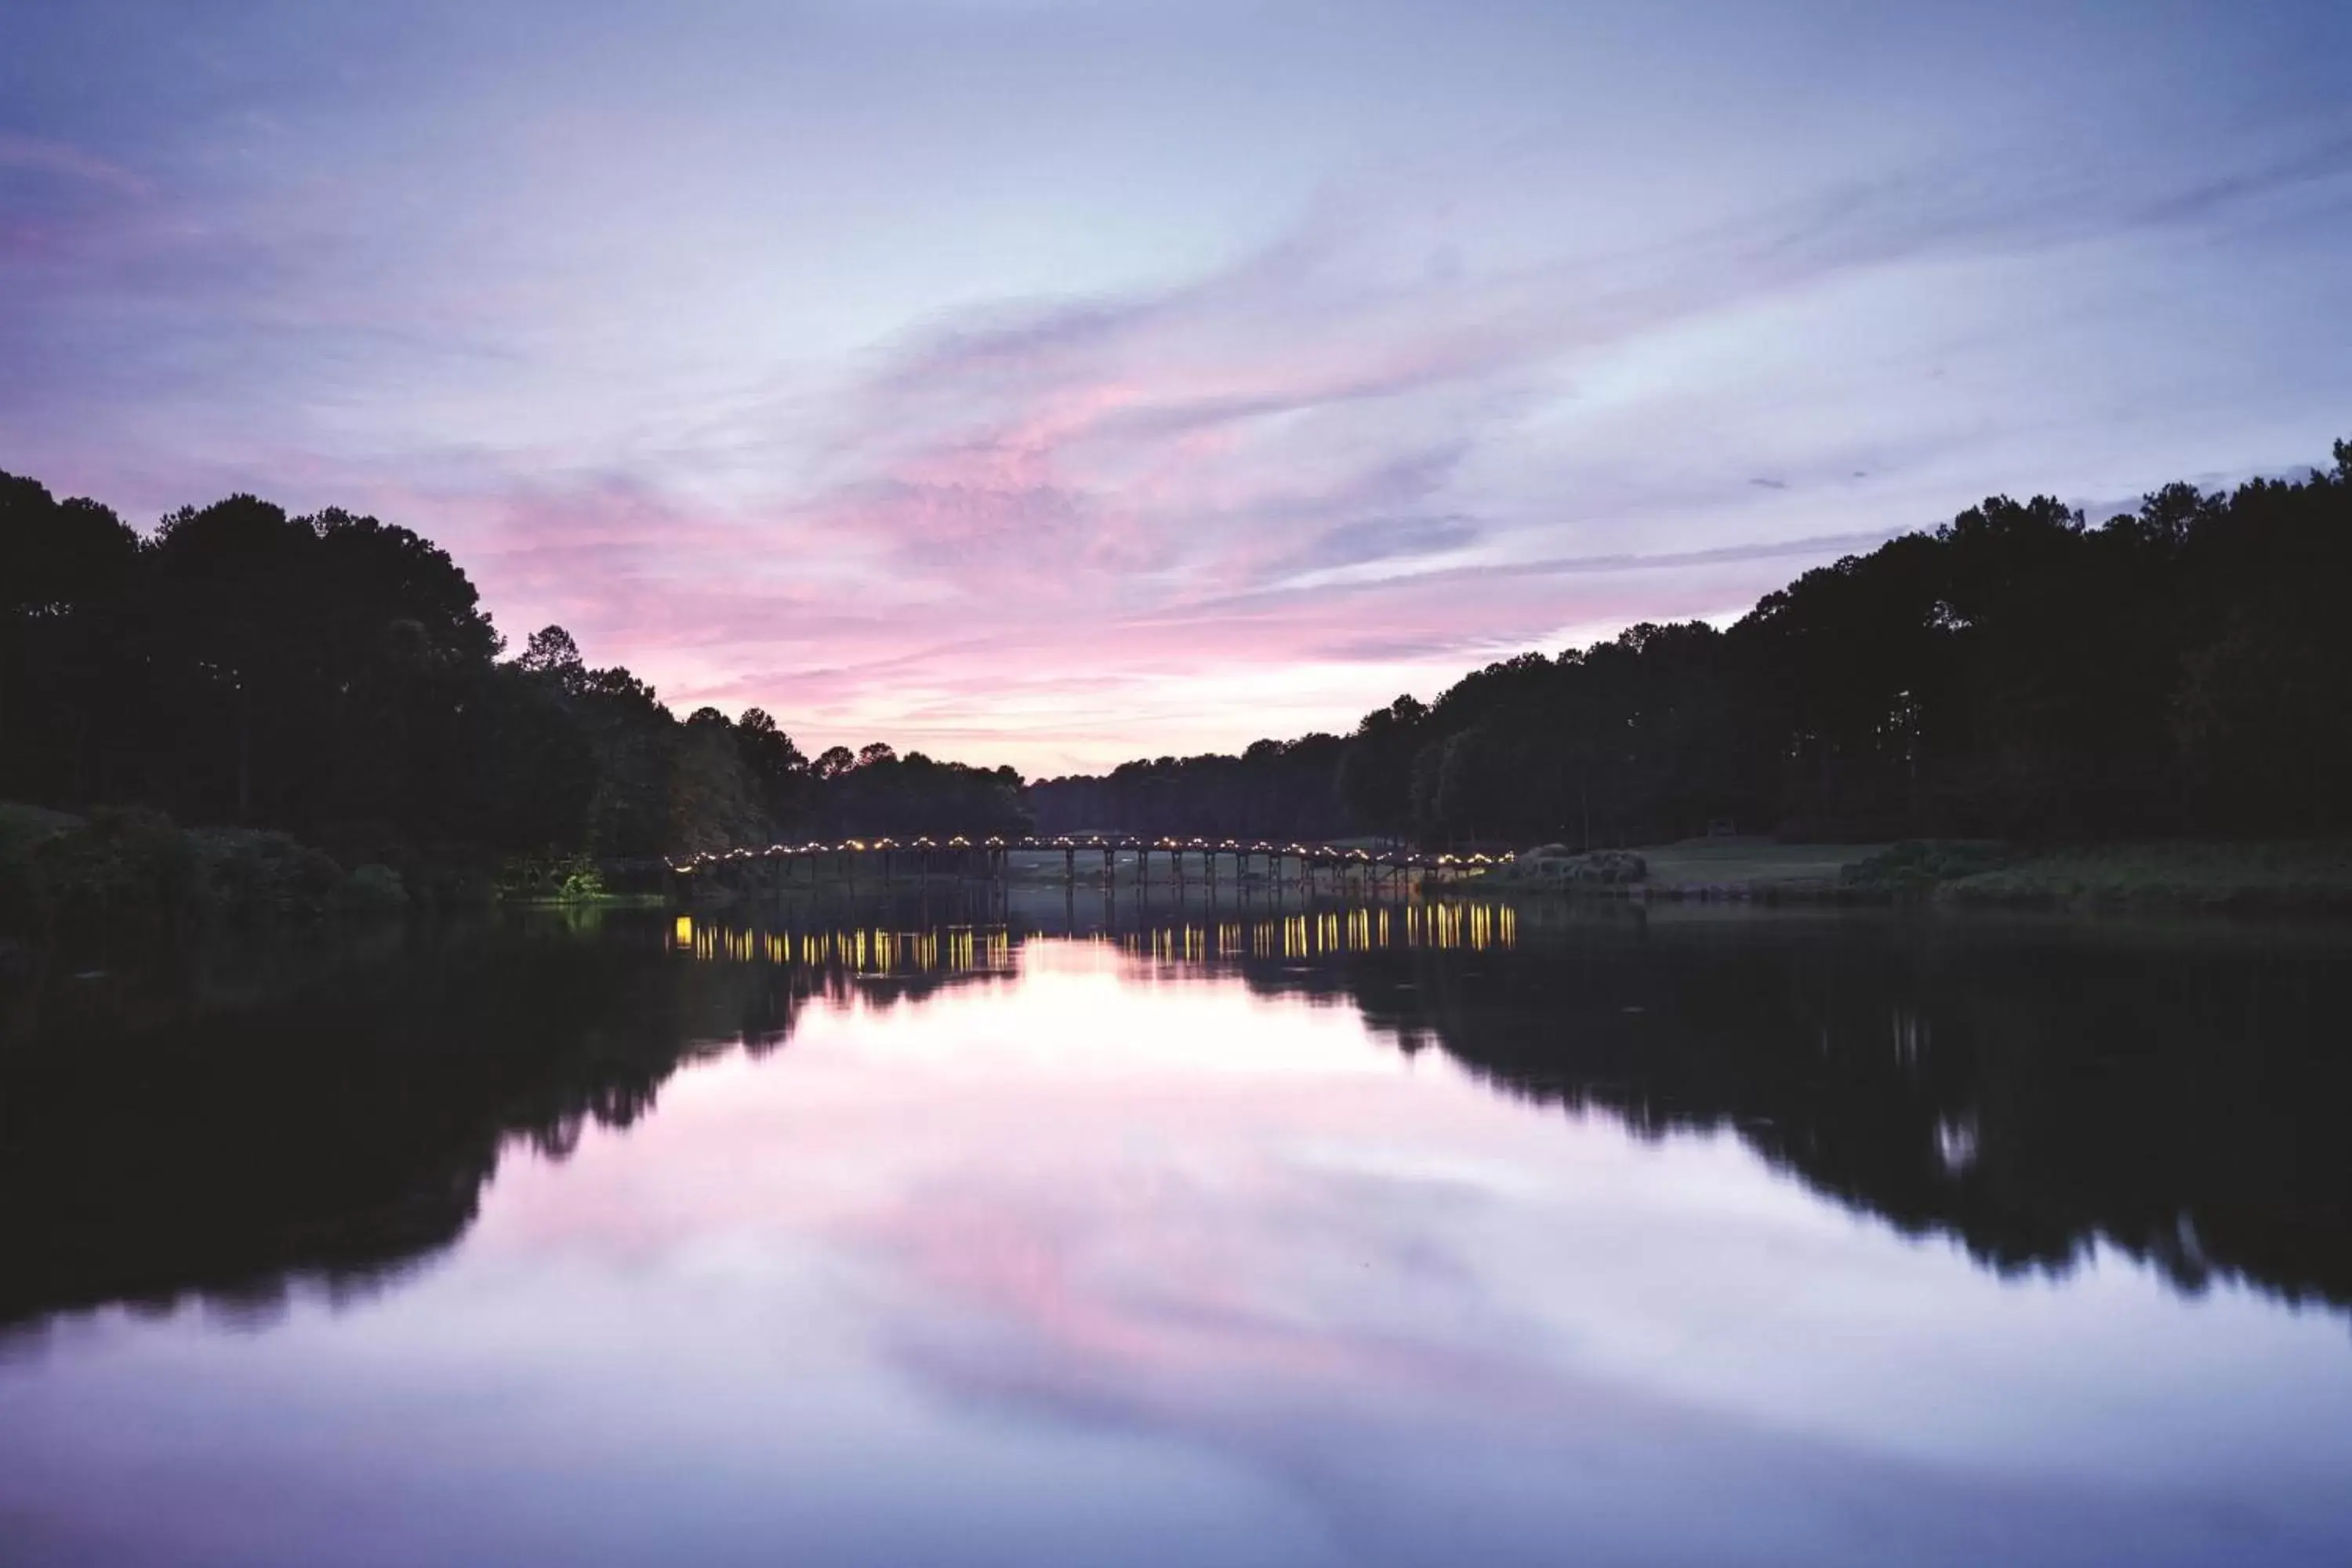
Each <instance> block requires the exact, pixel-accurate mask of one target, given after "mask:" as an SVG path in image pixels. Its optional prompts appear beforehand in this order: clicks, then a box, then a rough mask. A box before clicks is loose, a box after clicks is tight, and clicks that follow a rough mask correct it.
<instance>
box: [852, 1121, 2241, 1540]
mask: <svg viewBox="0 0 2352 1568" xmlns="http://www.w3.org/2000/svg"><path fill="white" fill-rule="evenodd" d="M1073 1193H1074V1189H1072V1188H1070V1187H1067V1186H1061V1185H1057V1186H1055V1187H1053V1188H1051V1189H1049V1190H1041V1189H1038V1188H1034V1187H1027V1186H1024V1185H1021V1184H1007V1183H1004V1182H1003V1181H1001V1180H995V1181H992V1180H991V1179H990V1178H989V1177H988V1176H986V1175H984V1174H979V1173H969V1174H967V1175H966V1176H964V1177H962V1178H961V1179H958V1180H956V1181H954V1182H952V1183H947V1184H940V1185H938V1186H934V1187H928V1188H926V1189H924V1190H921V1191H918V1192H912V1193H908V1194H904V1195H903V1196H904V1202H903V1203H902V1205H900V1206H898V1207H897V1208H895V1209H894V1210H892V1211H891V1212H889V1213H888V1214H887V1215H883V1216H881V1217H880V1218H879V1220H878V1221H877V1222H876V1223H875V1224H873V1225H871V1226H868V1227H866V1228H865V1229H864V1230H863V1231H861V1232H860V1233H859V1237H858V1239H859V1242H860V1244H861V1246H862V1247H866V1248H868V1249H871V1250H872V1252H873V1253H874V1254H875V1255H876V1256H877V1258H880V1259H882V1260H884V1261H885V1262H886V1266H887V1268H888V1269H889V1270H891V1271H892V1272H893V1273H894V1274H895V1275H896V1276H897V1277H898V1279H900V1281H901V1283H902V1286H903V1289H901V1290H899V1291H898V1292H895V1293H894V1300H897V1301H898V1308H897V1309H896V1310H895V1311H893V1313H892V1314H891V1315H890V1317H889V1318H888V1320H887V1322H886V1324H885V1326H884V1329H883V1336H884V1340H885V1342H886V1343H887V1345H888V1347H889V1350H890V1354H891V1356H892V1359H893V1361H894V1363H895V1364H896V1365H897V1366H898V1369H899V1370H900V1371H901V1372H902V1373H906V1374H908V1375H909V1376H911V1377H913V1378H915V1379H916V1380H917V1381H918V1382H919V1384H921V1385H922V1386H924V1387H925V1388H927V1389H928V1390H929V1391H930V1392H931V1393H932V1394H934V1395H935V1396H936V1397H938V1398H940V1399H942V1400H944V1401H946V1402H947V1403H948V1404H949V1405H951V1406H954V1407H958V1408H961V1409H964V1410H968V1411H972V1412H980V1413H986V1414H987V1415H990V1416H992V1417H995V1418H999V1419H1001V1418H1003V1417H1005V1416H1013V1417H1017V1418H1020V1419H1024V1420H1027V1421H1034V1422H1041V1423H1043V1424H1045V1426H1048V1427H1063V1428H1076V1429H1078V1430H1081V1431H1086V1432H1089V1433H1104V1432H1110V1433H1116V1434H1118V1435H1120V1436H1124V1437H1127V1438H1130V1439H1138V1440H1145V1441H1159V1442H1169V1443H1173V1444H1176V1445H1178V1446H1179V1447H1182V1448H1184V1449H1187V1450H1191V1451H1195V1452H1200V1453H1203V1454H1207V1455H1211V1456H1213V1457H1215V1458H1217V1459H1219V1460H1220V1461H1222V1462H1223V1463H1224V1464H1227V1465H1232V1466H1238V1467H1240V1468H1244V1470H1246V1471H1248V1472H1250V1473H1253V1474H1255V1475H1257V1476H1260V1477H1263V1478H1265V1479H1269V1480H1272V1481H1274V1482H1276V1483H1277V1484H1278V1485H1279V1486H1280V1487H1281V1488H1283V1489H1285V1490H1286V1491H1287V1492H1289V1493H1290V1494H1291V1495H1293V1496H1295V1497H1296V1498H1297V1499H1298V1500H1300V1501H1301V1502H1303V1503H1304V1504H1306V1505H1307V1507H1308V1508H1310V1509H1311V1510H1313V1513H1314V1515H1315V1517H1316V1518H1317V1519H1318V1521H1319V1522H1320V1524H1321V1526H1322V1528H1323V1530H1324V1531H1326V1532H1327V1534H1328V1539H1329V1540H1330V1541H1331V1542H1332V1543H1333V1546H1334V1548H1335V1551H1336V1553H1337V1555H1338V1557H1339V1560H1342V1561H1346V1562H1349V1563H1441V1562H1456V1561H1462V1560H1464V1557H1465V1553H1468V1554H1469V1555H1470V1556H1472V1557H1473V1558H1474V1559H1475V1561H1477V1562H1480V1563H1556V1562H1558V1561H1559V1560H1560V1552H1561V1551H1562V1549H1563V1545H1564V1542H1563V1539H1562V1538H1561V1536H1560V1535H1559V1533H1558V1531H1560V1530H1562V1529H1566V1528H1572V1529H1573V1530H1574V1531H1575V1540H1576V1545H1577V1548H1578V1551H1579V1552H1580V1553H1582V1554H1586V1555H1590V1556H1597V1557H1598V1558H1600V1559H1601V1560H1607V1561H1632V1560H1637V1559H1638V1560H1643V1561H1653V1560H1654V1561H1660V1562H1684V1561H1706V1562H1709V1563H1717V1562H1740V1561H1756V1562H1780V1561H1789V1560H1793V1559H1792V1554H1797V1555H1801V1557H1802V1558H1803V1560H1806V1561H1816V1562H1844V1561H1853V1560H1857V1559H1856V1556H1855V1554H1856V1553H1869V1552H1887V1551H1890V1550H1895V1549H1893V1548H1891V1547H1890V1545H1889V1543H1890V1542H1895V1541H1897V1540H1900V1541H1901V1542H1904V1546H1903V1547H1902V1548H1901V1549H1900V1551H1899V1552H1898V1554H1900V1555H1904V1556H1905V1557H1906V1560H1909V1561H1950V1562H1953V1563H1968V1562H1975V1561H1987V1560H1994V1559H2003V1560H2015V1553H2017V1552H2020V1551H2025V1552H2028V1553H2029V1554H2030V1555H2031V1557H2032V1560H2033V1561H2047V1562H2060V1563H2064V1562H2083V1563H2089V1562H2094V1561H2098V1560H2100V1558H2101V1556H2102V1554H2104V1553H2106V1552H2113V1551H2115V1550H2116V1548H2117V1543H2118V1542H2126V1541H2128V1542H2133V1545H2134V1551H2135V1552H2150V1553H2153V1554H2154V1555H2153V1556H2152V1557H2150V1558H2148V1559H2147V1560H2152V1561H2161V1560H2164V1558H2165V1557H2166V1555H2167V1554H2168V1552H2176V1551H2177V1552H2181V1554H2182V1556H2183V1558H2184V1559H2185V1560H2191V1561H2194V1560H2198V1559H2199V1558H2200V1557H2202V1556H2204V1555H2206V1554H2209V1553H2210V1552H2212V1551H2214V1550H2215V1549H2216V1548H2217V1546H2219V1545H2220V1544H2221V1542H2222V1540H2223V1539H2224V1538H2225V1537H2226V1536H2227V1535H2228V1534H2229V1533H2230V1532H2231V1531H2233V1530H2234V1529H2235V1528H2236V1527H2235V1526H2229V1527H2227V1528H2226V1529H2225V1528H2224V1526H2223V1525H2222V1524H2221V1523H2220V1522H2219V1521H2200V1520H2198V1519H2195V1518H2192V1517H2190V1516H2189V1514H2186V1513H2184V1512H2183V1511H2182V1510H2179V1509H2177V1508H2164V1509H2156V1508H2151V1507H2150V1506H2148V1503H2147V1500H2146V1499H2143V1498H2141V1497H2139V1496H2137V1495H2136V1494H2135V1493H2133V1492H2132V1491H2130V1490H2129V1489H2105V1488H2102V1487H2100V1486H2098V1485H2096V1484H2084V1483H2081V1482H2074V1481H2062V1480H2055V1479H2052V1480H2043V1479H2031V1478H2028V1477H2025V1476H2022V1475H2012V1474H2004V1473H2000V1472H1998V1471H1995V1470H1991V1469H1979V1468H1972V1467H1968V1466H1958V1467H1951V1466H1935V1465H1929V1464H1923V1463H1917V1462H1913V1461H1908V1460H1906V1459H1904V1458H1899V1457H1896V1456H1895V1455H1893V1454H1890V1453H1887V1452H1885V1451H1872V1450H1865V1449H1862V1448H1857V1447H1850V1446H1847V1445H1845V1444H1843V1443H1841V1442H1838V1441H1836V1440H1833V1439H1828V1438H1821V1437H1813V1436H1805V1435H1803V1434H1802V1433H1801V1430H1790V1429H1780V1428H1776V1427H1774V1426H1770V1425H1769V1424H1762V1423H1758V1422H1756V1421H1754V1420H1753V1419H1752V1418H1749V1417H1744V1416H1740V1415H1733V1414H1731V1413H1729V1412H1727V1411H1726V1410H1722V1409H1717V1408H1710V1407H1707V1406H1704V1405H1696V1404H1691V1403H1686V1402H1684V1401H1682V1400H1679V1399H1676V1398H1675V1397H1674V1396H1672V1395H1671V1394H1667V1393H1665V1392H1664V1391H1661V1390H1655V1389H1648V1388H1644V1387H1642V1386H1640V1385H1639V1384H1636V1383H1634V1382H1633V1381H1630V1380H1623V1379H1620V1378H1618V1377H1615V1376H1612V1375H1610V1374H1609V1373H1608V1371H1607V1370H1606V1369H1605V1368H1583V1369H1574V1368H1571V1367H1570V1366H1568V1365H1564V1364H1562V1363H1560V1362H1559V1359H1558V1358H1557V1347H1555V1346H1553V1345H1551V1344H1549V1343H1548V1342H1547V1341H1546V1338H1545V1335H1544V1334H1543V1332H1542V1331H1540V1330H1539V1329H1538V1328H1537V1327H1536V1326H1535V1325H1534V1324H1533V1323H1531V1322H1528V1321H1513V1320H1512V1317H1511V1315H1510V1313H1509V1312H1508V1311H1507V1310H1503V1308H1502V1304H1501V1303H1496V1302H1490V1301H1487V1300H1485V1299H1484V1297H1483V1293H1482V1288H1481V1285H1480V1283H1479V1281H1478V1279H1476V1277H1475V1271H1474V1270H1473V1269H1472V1268H1469V1267H1468V1266H1467V1263H1466V1260H1465V1259H1464V1258H1461V1257H1460V1256H1458V1255H1457V1254H1456V1253H1455V1252H1454V1250H1453V1249H1452V1248H1451V1247H1448V1246H1447V1245H1446V1244H1445V1242H1444V1240H1443V1239H1442V1237H1443V1236H1444V1234H1445V1228H1446V1227H1464V1226H1468V1225H1470V1224H1472V1223H1474V1218H1473V1216H1472V1215H1468V1214H1464V1213H1461V1212H1454V1213H1451V1214H1448V1215H1444V1218H1443V1219H1442V1220H1441V1221H1440V1222H1439V1224H1437V1225H1431V1224H1429V1223H1427V1216H1426V1215H1423V1214H1420V1213H1417V1205H1416V1204H1415V1202H1414V1194H1412V1192H1411V1191H1409V1190H1403V1189H1400V1188H1399V1187H1398V1186H1396V1184H1394V1183H1393V1182H1391V1183H1389V1184H1384V1187H1383V1190H1380V1191H1365V1190H1360V1189H1359V1190H1349V1184H1347V1183H1345V1182H1344V1181H1331V1180H1328V1179H1325V1180H1318V1178H1317V1176H1316V1175H1315V1173H1311V1172H1307V1171H1304V1170H1300V1169H1297V1168H1288V1169H1280V1168H1275V1169H1268V1168H1261V1169H1258V1170H1256V1171H1255V1172H1253V1173H1250V1175H1249V1176H1248V1177H1246V1178H1245V1179H1244V1180H1242V1181H1241V1182H1239V1183H1238V1184H1235V1183H1234V1181H1233V1179H1232V1177H1231V1174H1230V1173H1227V1175H1226V1176H1225V1178H1224V1180H1223V1183H1222V1184H1221V1185H1219V1186H1218V1187H1216V1188H1211V1187H1207V1186H1204V1185H1202V1184H1198V1183H1192V1182H1187V1181H1185V1180H1184V1179H1182V1178H1181V1176H1180V1175H1177V1174H1175V1173H1170V1172H1166V1171H1161V1172H1158V1173H1155V1174H1154V1176H1153V1177H1152V1178H1151V1179H1150V1180H1149V1181H1148V1182H1146V1183H1142V1184H1137V1183H1134V1182H1129V1183H1127V1184H1113V1185H1111V1186H1109V1187H1108V1189H1106V1190H1103V1191H1100V1192H1097V1194H1095V1195H1094V1196H1093V1197H1091V1198H1085V1197H1078V1196H1074V1195H1073ZM1790 1414H1791V1416H1792V1417H1793V1418H1795V1425H1796V1426H1798V1427H1800V1428H1801V1426H1802V1425H1803V1423H1802V1420H1801V1415H1799V1413H1795V1412H1792V1413H1790ZM1701 1478H1704V1481H1703V1485H1704V1488H1705V1491H1706V1506H1705V1507H1703V1508H1697V1509H1693V1508H1692V1507H1691V1506H1690V1500H1691V1493H1690V1489H1691V1488H1692V1487H1693V1485H1694V1484H1696V1483H1700V1479H1701ZM1915 1553H1917V1555H1914V1554H1915ZM2136 1560H2138V1559H2137V1557H2136Z"/></svg>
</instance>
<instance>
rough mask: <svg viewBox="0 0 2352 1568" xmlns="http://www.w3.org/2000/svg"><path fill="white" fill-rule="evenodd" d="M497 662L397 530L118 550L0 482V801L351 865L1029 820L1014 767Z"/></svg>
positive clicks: (436, 568)
mask: <svg viewBox="0 0 2352 1568" xmlns="http://www.w3.org/2000/svg"><path fill="white" fill-rule="evenodd" d="M505 652H506V648H505V646H504V641H503V639H502V638H501V637H499V633H498V632H497V630H496V629H495V628H494V627H493V626H491V624H490V618H489V616H488V615H487V614H486V613H485V612H484V611H483V609H482V608H481V605H480V604H479V602H478V595H477V594H476V593H475V590H474V585H473V584H471V583H470V582H468V581H467V577H466V574H465V573H464V572H463V571H462V570H460V569H459V568H458V567H457V565H456V564H455V563H453V562H452V561H451V560H450V559H449V557H448V555H447V554H446V552H443V551H442V550H440V549H438V548H436V546H435V545H433V544H432V543H431V542H428V541H426V540H425V539H422V538H420V537H419V536H417V535H416V534H415V533H412V532H410V531H408V530H407V529H404V528H397V527H393V526H389V525H387V524H384V523H382V522H379V521H376V520H375V519H373V518H371V517H354V516H352V515H350V514H349V513H346V512H342V511H338V510H330V511H323V512H320V513H318V514H317V515H315V516H311V517H289V516H288V515H287V513H286V512H285V511H284V510H282V509H280V508H278V507H276V506H273V505H271V504H269V503H268V502H267V501H263V500H257V499H255V498H254V497H252V496H235V497H232V498H230V499H229V500H224V501H220V502H218V503H216V504H215V505H212V506H208V507H205V508H204V509H202V510H195V509H185V510H180V511H177V512H174V513H173V514H172V515H171V516H169V517H167V518H165V519H164V520H163V522H162V524H161V526H159V527H158V528H157V529H156V530H155V531H154V533H153V534H152V536H150V537H145V538H142V537H141V536H139V535H138V534H136V533H134V532H133V531H131V529H130V528H129V527H127V526H126V525H125V524H124V523H123V522H122V521H121V519H120V518H119V517H117V516H116V515H115V514H114V513H113V512H112V511H110V510H108V509H107V508H106V507H104V506H101V505H100V504H99V503H98V502H96V501H91V500H65V501H59V500H56V499H55V498H53V497H52V496H51V495H50V493H49V491H48V490H47V489H45V488H44V487H43V486H41V485H39V484H37V483H36V482H35V481H33V480H31V479H17V478H15V477H13V476H9V475H5V474H0V799H14V800H18V801H25V802H30V803H34V804H37V805H50V806H57V807H63V808H68V809H83V808H88V807H90V806H94V805H145V806H152V807H158V808H161V809H163V810H164V811H167V812H169V813H171V814H172V815H173V816H174V817H176V818H177V819H178V820H180V821H182V822H186V823H236V824H250V825H256V826H269V827H275V828H283V829H287V830H290V831H292V832H294V833H296V834H298V835H299V836H301V837H304V838H305V839H306V840H307V841H310V842H313V843H318V844H320V845H322V846H324V847H327V848H329V849H330V850H331V851H333V852H335V853H336V854H337V855H338V856H339V857H341V858H343V859H344V860H345V861H346V863H349V864H358V863H361V862H364V861H373V860H391V861H395V862H398V861H402V860H405V859H409V858H414V857H415V855H417V854H420V853H422V854H425V855H428V856H429V855H441V854H449V855H457V856H461V857H462V856H467V855H488V856H515V855H536V854H583V853H585V854H591V855H594V856H598V857H601V858H611V859H630V858H647V857H652V856H655V855H657V854H662V853H665V852H673V851H680V850H694V849H712V848H723V847H729V846H733V845H740V844H751V843H766V842H769V841H771V840H772V838H774V837H778V836H782V835H784V834H788V833H803V834H819V833H824V834H837V833H845V832H847V833H865V834H898V835H913V834H919V833H925V832H965V833H970V832H975V831H978V832H1003V831H1017V830H1019V829H1021V828H1023V827H1025V826H1027V817H1026V816H1025V814H1024V807H1023V805H1022V799H1021V781H1020V778H1019V776H1018V775H1017V774H1015V773H1013V770H1012V769H1010V768H1003V769H997V770H987V769H981V768H971V767H966V766H963V765H961V764H959V763H938V762H933V761H931V760H930V759H929V758H927V757H924V756H922V755H920V754H919V753H910V754H909V755H908V756H905V757H899V756H897V755H895V754H894V753H893V752H892V751H891V749H890V748H889V747H888V746H885V745H872V746H868V747H866V749H865V750H864V751H863V752H857V753H855V754H853V753H852V752H849V751H848V750H847V749H845V748H842V747H835V748H834V749H832V750H831V751H828V752H824V753H823V754H821V755H819V756H816V757H814V758H810V757H805V756H803V754H802V752H801V751H800V749H799V748H798V747H797V746H795V745H794V744H793V741H792V738H791V737H790V736H789V735H787V734H785V733H784V732H783V731H782V730H781V729H780V728H778V726H777V725H776V723H775V721H773V720H772V719H771V718H770V717H769V716H768V715H767V714H765V713H763V712H761V710H757V709H752V710H749V711H747V712H745V713H744V715H743V716H742V718H741V719H740V721H730V720H729V719H728V718H727V717H726V716H725V715H724V714H722V713H720V712H719V710H716V709H713V708H702V709H698V710H695V711H694V712H692V713H690V714H688V716H687V717H686V718H685V719H684V720H679V719H677V717H675V716H674V715H673V714H672V713H671V712H670V711H669V710H668V709H667V708H665V707H664V706H663V705H662V704H661V703H660V702H659V701H658V700H656V697H655V693H654V690H653V689H652V688H651V687H650V686H647V685H646V683H645V682H644V681H642V680H640V679H637V678H636V677H635V676H634V675H632V674H630V673H629V671H627V670H626V669H623V668H617V667H615V668H591V667H590V666H589V665H588V663H587V662H586V660H585V659H584V658H583V657H582V655H581V652H580V649H579V647H577V646H576V645H575V643H574V642H573V640H572V637H571V636H570V635H569V634H568V633H566V632H565V631H564V630H563V629H562V627H560V626H550V627H547V628H546V629H545V630H543V631H540V632H535V633H533V634H532V635H531V636H530V638H529V639H528V640H527V642H526V644H525V646H524V647H523V649H522V650H521V652H520V654H519V655H518V656H516V657H512V658H505V657H502V655H504V654H505Z"/></svg>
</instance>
